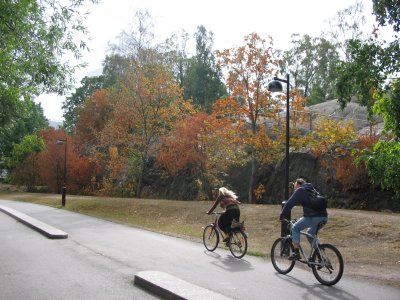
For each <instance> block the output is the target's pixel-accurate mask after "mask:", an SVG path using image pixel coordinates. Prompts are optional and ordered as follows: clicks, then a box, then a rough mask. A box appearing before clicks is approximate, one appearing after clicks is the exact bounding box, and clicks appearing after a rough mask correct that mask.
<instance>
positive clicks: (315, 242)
mask: <svg viewBox="0 0 400 300" xmlns="http://www.w3.org/2000/svg"><path fill="white" fill-rule="evenodd" d="M284 221H286V222H288V224H289V227H290V228H289V229H290V234H289V235H288V236H287V238H290V239H291V238H292V228H293V225H294V222H295V221H289V220H284ZM322 226H323V225H321V224H319V225H318V228H317V232H316V233H315V235H312V234H310V233H308V232H306V231H300V235H302V236H305V237H306V238H307V240H308V241H310V240H311V242H310V246H311V248H310V253H309V254H307V253H306V251H305V250H304V249H303V247H302V246H301V243H300V244H299V250H300V254H301V257H302V258H303V259H300V260H298V261H299V262H301V263H304V264H306V265H308V266H309V267H311V266H312V265H317V266H321V264H322V265H323V264H325V261H324V257H323V255H321V249H320V248H319V239H318V232H319V230H320V229H321V228H322ZM314 251H317V253H318V255H319V257H321V258H322V261H321V262H313V261H310V259H311V257H312V255H313V253H314Z"/></svg>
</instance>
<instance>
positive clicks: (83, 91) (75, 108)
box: [62, 76, 105, 133]
mask: <svg viewBox="0 0 400 300" xmlns="http://www.w3.org/2000/svg"><path fill="white" fill-rule="evenodd" d="M104 80H105V78H104V76H94V77H84V78H83V79H82V80H81V86H80V87H78V88H77V89H76V90H75V93H73V94H72V95H71V96H69V97H67V99H66V100H65V102H64V103H63V106H62V109H63V110H64V114H63V116H64V124H63V128H64V129H65V130H66V131H67V132H70V133H72V132H73V131H74V129H75V125H76V122H77V116H78V114H79V110H80V109H81V108H82V105H83V103H84V101H85V100H86V99H87V98H88V97H89V96H91V95H92V94H93V92H94V91H96V90H99V89H102V88H104Z"/></svg>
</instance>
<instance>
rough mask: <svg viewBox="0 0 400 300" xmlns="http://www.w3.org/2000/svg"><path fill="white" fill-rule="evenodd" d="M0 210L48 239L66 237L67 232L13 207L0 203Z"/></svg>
mask: <svg viewBox="0 0 400 300" xmlns="http://www.w3.org/2000/svg"><path fill="white" fill-rule="evenodd" d="M0 211H2V212H4V213H6V214H7V215H9V216H11V217H13V218H14V219H16V220H18V221H20V222H21V223H24V224H25V225H27V226H29V227H31V228H33V229H35V230H36V231H38V232H40V233H41V234H43V235H44V236H46V237H48V238H49V239H66V238H68V233H66V232H64V231H62V230H59V229H57V228H55V227H53V226H50V225H47V224H45V223H43V222H41V221H39V220H37V219H34V218H32V217H30V216H28V215H26V214H24V213H21V212H19V211H17V210H15V209H12V208H9V207H6V206H3V205H0Z"/></svg>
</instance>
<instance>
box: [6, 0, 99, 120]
mask: <svg viewBox="0 0 400 300" xmlns="http://www.w3.org/2000/svg"><path fill="white" fill-rule="evenodd" d="M88 1H90V2H93V3H95V2H97V0H88ZM83 3H84V1H82V0H69V1H68V2H66V1H58V0H35V1H24V0H17V1H10V0H6V1H1V3H0V32H1V41H0V126H3V125H4V124H6V123H7V122H9V121H10V120H12V119H13V118H15V117H17V114H16V112H17V106H18V101H20V100H21V99H22V98H24V97H25V98H26V97H32V96H36V95H38V94H40V93H42V92H55V93H59V94H62V93H64V92H65V91H66V90H68V89H69V88H70V87H71V82H72V79H71V75H72V73H73V72H74V70H75V69H76V68H77V67H78V66H79V65H78V66H77V65H76V64H73V63H71V62H70V61H68V60H66V59H65V57H66V56H65V54H67V53H69V54H71V56H72V58H75V59H79V58H80V57H81V51H82V50H83V49H86V48H87V47H86V43H85V41H84V40H80V39H79V34H82V33H85V31H86V30H85V27H84V26H83V23H82V20H83V18H82V14H81V13H80V12H79V10H78V9H79V7H81V6H82V4H83Z"/></svg>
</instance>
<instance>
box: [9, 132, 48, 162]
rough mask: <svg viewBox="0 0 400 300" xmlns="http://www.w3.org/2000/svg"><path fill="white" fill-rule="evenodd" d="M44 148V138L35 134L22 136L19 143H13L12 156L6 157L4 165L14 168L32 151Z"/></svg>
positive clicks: (35, 151)
mask: <svg viewBox="0 0 400 300" xmlns="http://www.w3.org/2000/svg"><path fill="white" fill-rule="evenodd" d="M43 149H44V140H43V139H42V138H40V137H38V136H37V135H35V134H30V135H26V136H24V138H23V139H22V141H21V143H19V144H16V145H14V147H13V150H12V156H11V157H9V158H6V165H7V167H8V168H9V169H14V168H15V167H16V166H18V165H19V164H21V163H22V162H23V161H24V160H25V158H26V157H28V156H29V155H30V154H33V153H39V152H40V151H42V150H43Z"/></svg>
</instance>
